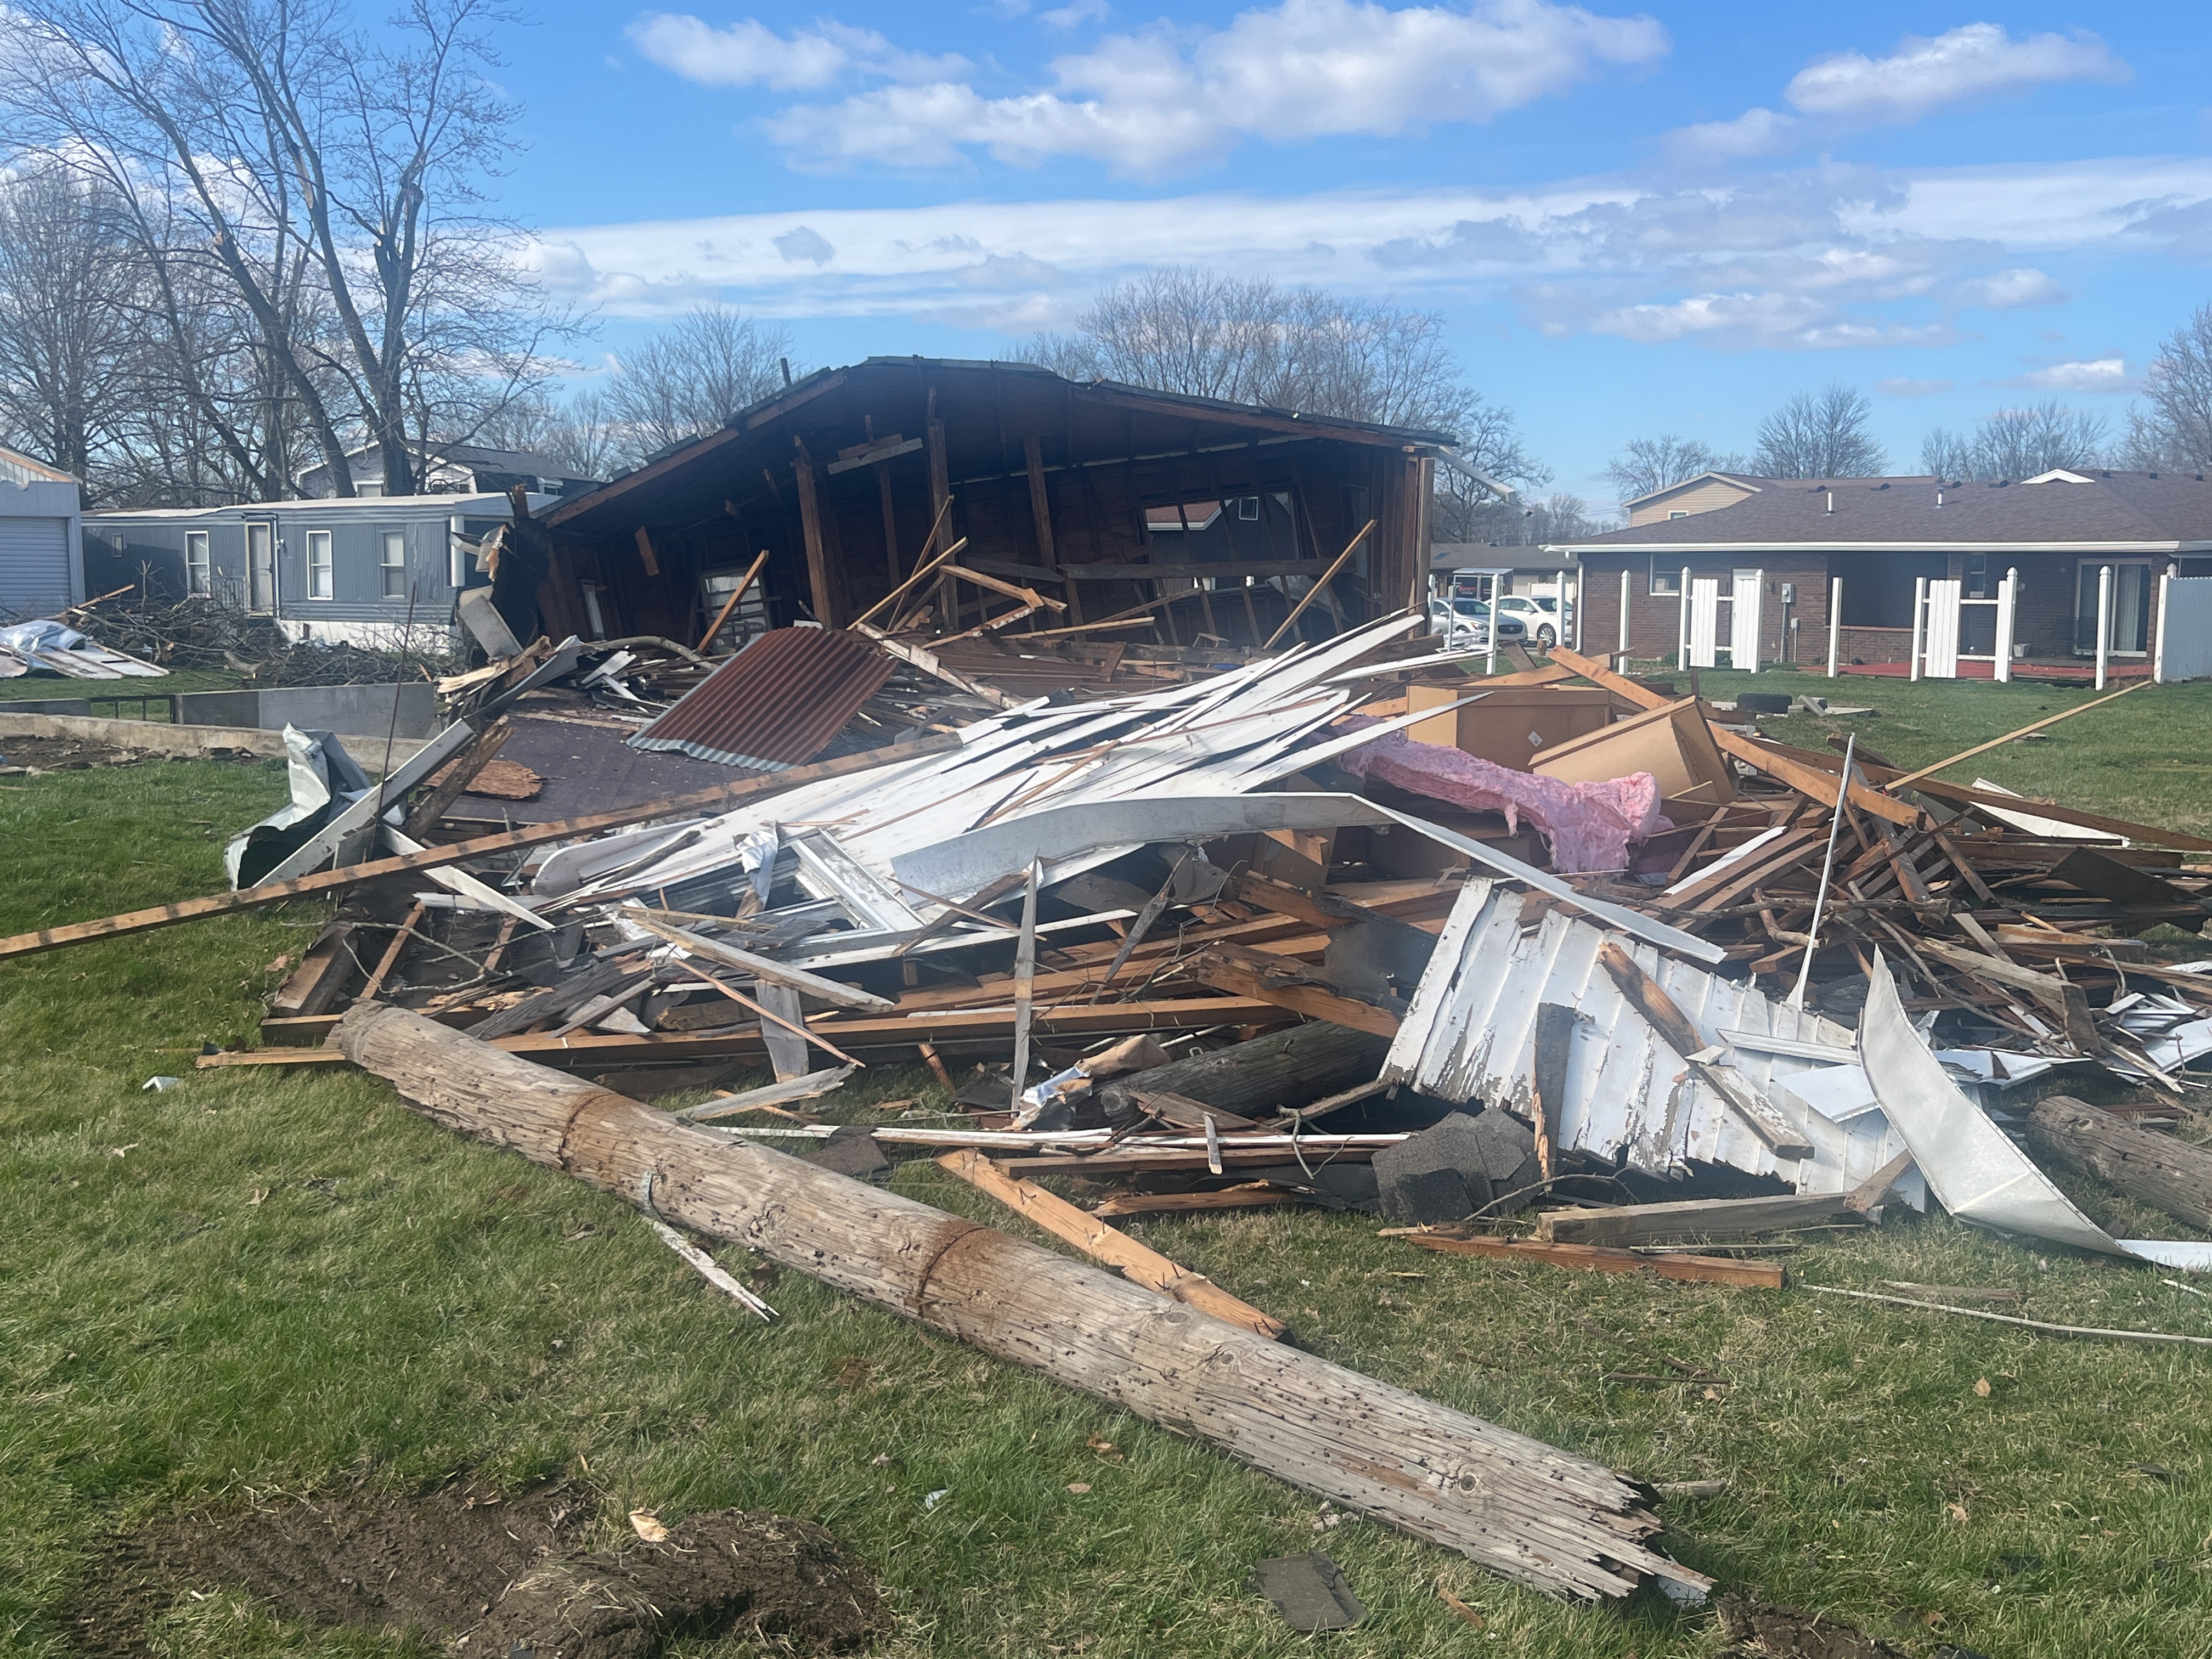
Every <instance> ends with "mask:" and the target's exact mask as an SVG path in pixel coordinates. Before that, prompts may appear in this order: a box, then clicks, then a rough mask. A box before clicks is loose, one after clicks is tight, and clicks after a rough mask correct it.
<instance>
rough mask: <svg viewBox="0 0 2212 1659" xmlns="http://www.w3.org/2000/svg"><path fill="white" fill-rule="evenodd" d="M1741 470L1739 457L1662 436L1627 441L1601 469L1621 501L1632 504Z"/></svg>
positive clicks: (1673, 436)
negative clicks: (1702, 477) (1704, 476)
mask: <svg viewBox="0 0 2212 1659" xmlns="http://www.w3.org/2000/svg"><path fill="white" fill-rule="evenodd" d="M1743 470H1744V467H1743V461H1742V459H1741V457H1740V456H1735V455H1723V453H1721V452H1720V451H1718V450H1717V449H1714V448H1713V447H1711V446H1710V445H1708V444H1705V443H1701V442H1699V441H1698V440H1697V439H1695V438H1684V437H1680V436H1678V435H1676V434H1674V433H1672V432H1665V433H1662V434H1661V435H1659V436H1657V437H1656V438H1631V439H1630V440H1629V441H1627V443H1626V444H1625V445H1623V446H1622V447H1621V452H1620V454H1618V455H1616V456H1614V457H1613V461H1612V463H1611V465H1608V466H1607V468H1606V469H1605V476H1606V477H1607V478H1608V479H1610V480H1611V481H1612V483H1613V488H1614V489H1616V490H1618V491H1619V492H1620V499H1621V500H1622V501H1636V500H1638V499H1639V498H1641V497H1643V496H1645V495H1653V494H1655V493H1656V492H1657V491H1659V490H1662V489H1671V488H1673V487H1674V485H1676V484H1678V483H1687V482H1688V481H1689V480H1690V479H1692V478H1695V477H1699V476H1700V475H1702V474H1704V473H1707V472H1735V471H1743Z"/></svg>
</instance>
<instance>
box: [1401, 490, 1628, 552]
mask: <svg viewBox="0 0 2212 1659" xmlns="http://www.w3.org/2000/svg"><path fill="white" fill-rule="evenodd" d="M1613 527H1614V526H1613V524H1612V523H1611V522H1610V521H1608V520H1605V519H1602V518H1601V517H1599V516H1598V515H1596V514H1595V513H1592V512H1591V511H1590V504H1589V502H1588V501H1584V500H1583V498H1582V497H1581V496H1579V495H1568V494H1566V493H1565V492H1564V491H1563V492H1560V493H1559V494H1557V495H1541V496H1534V497H1530V498H1528V499H1526V500H1523V499H1522V498H1520V497H1517V496H1516V497H1515V498H1513V499H1511V500H1509V501H1498V500H1495V499H1493V500H1491V501H1486V502H1483V503H1482V504H1481V505H1480V507H1478V508H1477V509H1476V510H1475V511H1474V513H1471V514H1470V515H1469V519H1468V524H1467V526H1465V529H1466V533H1464V534H1460V535H1455V536H1446V535H1445V534H1443V530H1442V529H1441V527H1440V528H1439V529H1438V531H1437V540H1438V541H1462V542H1483V543H1487V544H1489V545H1491V546H1492V547H1548V546H1550V545H1552V544H1554V543H1557V542H1577V541H1582V540H1583V539H1585V538H1589V537H1591V536H1595V535H1598V534H1600V533H1601V532H1605V531H1607V530H1611V529H1613Z"/></svg>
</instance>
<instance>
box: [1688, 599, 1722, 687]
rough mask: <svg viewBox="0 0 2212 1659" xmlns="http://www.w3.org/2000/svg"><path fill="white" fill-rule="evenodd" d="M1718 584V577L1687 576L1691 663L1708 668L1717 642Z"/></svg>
mask: <svg viewBox="0 0 2212 1659" xmlns="http://www.w3.org/2000/svg"><path fill="white" fill-rule="evenodd" d="M1720 623H1721V584H1720V578H1719V577H1717V576H1693V577H1692V578H1691V579H1690V666H1691V667H1692V668H1711V667H1712V666H1713V665H1714V659H1713V652H1714V648H1715V647H1716V646H1717V644H1718V643H1719V641H1720V631H1721V627H1720Z"/></svg>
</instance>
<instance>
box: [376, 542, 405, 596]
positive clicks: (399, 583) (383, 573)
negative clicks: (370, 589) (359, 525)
mask: <svg viewBox="0 0 2212 1659" xmlns="http://www.w3.org/2000/svg"><path fill="white" fill-rule="evenodd" d="M381 546H382V548H383V551H382V553H381V554H380V556H379V557H378V560H377V567H376V568H377V574H378V575H379V577H380V580H382V583H383V589H382V591H383V594H384V597H385V598H386V599H405V598H406V597H407V532H405V531H404V530H387V531H386V532H384V538H383V541H382V544H381Z"/></svg>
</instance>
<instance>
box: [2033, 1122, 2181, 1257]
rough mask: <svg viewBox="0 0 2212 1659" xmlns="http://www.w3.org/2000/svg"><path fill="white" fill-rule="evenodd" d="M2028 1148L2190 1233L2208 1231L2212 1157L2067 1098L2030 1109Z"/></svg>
mask: <svg viewBox="0 0 2212 1659" xmlns="http://www.w3.org/2000/svg"><path fill="white" fill-rule="evenodd" d="M2027 1143H2028V1145H2029V1146H2033V1148H2034V1149H2035V1150H2036V1151H2037V1152H2039V1153H2040V1154H2041V1155H2042V1156H2043V1157H2044V1158H2045V1160H2047V1161H2048V1162H2050V1163H2052V1164H2057V1166H2058V1167H2059V1168H2060V1169H2062V1170H2065V1171H2066V1172H2067V1173H2068V1174H2069V1175H2086V1176H2096V1178H2097V1179H2098V1180H2100V1181H2101V1182H2105V1183H2106V1185H2107V1186H2111V1187H2117V1188H2119V1190H2120V1191H2122V1192H2124V1193H2125V1194H2127V1195H2128V1196H2129V1197H2130V1198H2137V1199H2141V1200H2142V1201H2143V1202H2144V1203H2146V1204H2148V1205H2151V1206H2154V1207H2156V1208H2158V1209H2161V1210H2163V1211H2165V1212H2166V1213H2167V1214H2168V1215H2170V1216H2172V1218H2174V1219H2175V1220H2176V1221H2179V1222H2184V1223H2186V1224H2187V1225H2190V1226H2191V1227H2204V1228H2212V1152H2208V1151H2206V1150H2205V1149H2204V1148H2203V1147H2202V1146H2191V1145H2190V1144H2189V1143H2188V1142H2187V1141H2184V1140H2176V1139H2174V1138H2173V1137H2172V1136H2171V1135H2160V1134H2153V1133H2151V1132H2150V1131H2149V1130H2148V1129H2138V1128H2136V1127H2135V1126H2134V1125H2133V1124H2131V1123H2124V1122H2122V1121H2120V1120H2119V1119H2118V1118H2117V1117H2114V1116H2113V1115H2112V1114H2111V1113H2110V1112H2106V1111H2102V1110H2100V1109H2098V1108H2096V1107H2094V1106H2092V1105H2090V1104H2089V1103H2087V1101H2082V1100H2076V1099H2075V1098H2074V1097H2072V1096H2071V1095H2051V1096H2049V1097H2046V1098H2045V1099H2042V1100H2039V1101H2037V1102H2036V1103H2035V1109H2033V1111H2031V1112H2030V1113H2029V1114H2028V1117H2027Z"/></svg>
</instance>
